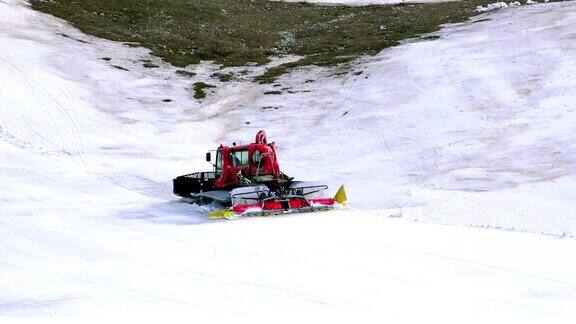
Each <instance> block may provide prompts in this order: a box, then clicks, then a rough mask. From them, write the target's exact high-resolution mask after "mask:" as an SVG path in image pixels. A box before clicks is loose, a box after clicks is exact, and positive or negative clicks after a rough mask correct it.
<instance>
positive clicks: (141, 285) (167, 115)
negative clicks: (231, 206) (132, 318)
mask: <svg viewBox="0 0 576 324" xmlns="http://www.w3.org/2000/svg"><path fill="white" fill-rule="evenodd" d="M486 19H488V20H486ZM575 21H576V7H574V6H573V5H571V4H559V5H546V6H544V5H542V6H540V5H538V6H532V7H530V8H520V9H514V10H506V11H501V12H499V13H497V14H490V15H487V16H482V17H479V18H477V19H476V22H474V23H466V24H461V25H456V26H451V27H448V28H446V29H444V30H443V31H442V32H440V33H439V34H438V35H439V36H440V39H437V40H433V41H426V42H414V43H409V44H405V45H403V46H400V47H398V48H395V49H391V50H387V51H384V52H383V53H382V54H381V55H379V56H376V57H371V58H366V59H364V60H362V61H361V62H359V63H358V65H357V66H356V70H357V71H358V72H359V71H362V73H361V74H357V73H356V74H354V73H349V74H346V75H333V74H334V73H335V72H337V71H333V70H329V69H326V70H324V69H319V68H309V69H304V70H300V71H297V72H295V73H293V74H291V75H288V76H286V77H284V78H283V80H281V81H282V85H283V87H284V86H290V87H291V88H292V91H294V92H295V93H293V94H290V93H287V92H285V93H284V94H282V95H264V92H265V91H267V90H270V89H269V87H270V88H273V87H272V86H265V85H256V84H252V83H247V82H234V83H228V84H225V85H222V86H221V87H219V89H218V90H217V91H216V93H215V94H214V95H213V96H211V97H209V98H207V99H206V100H205V101H203V102H201V103H199V102H196V101H195V100H193V99H192V98H191V93H190V89H189V87H190V84H191V82H195V81H200V80H207V79H208V78H209V75H210V74H211V73H212V72H213V70H214V69H215V67H214V66H212V65H210V64H208V63H207V64H203V65H200V66H195V67H190V69H191V70H194V71H195V72H197V73H198V76H196V77H194V78H193V79H188V78H185V77H181V76H178V75H176V74H175V73H174V72H175V69H174V68H171V67H170V66H166V65H165V64H163V63H162V62H157V61H155V62H156V63H157V64H159V65H161V67H160V68H158V69H145V68H143V67H142V62H141V61H139V60H142V59H144V60H148V59H151V60H155V59H154V58H152V57H149V55H148V54H147V53H146V51H145V50H144V49H135V48H130V47H128V46H122V45H120V44H117V43H113V42H108V41H104V40H99V39H94V38H92V37H88V36H85V35H82V34H81V33H79V32H78V31H76V30H74V29H72V28H70V27H69V26H68V25H66V24H65V23H63V22H62V21H60V20H57V19H54V18H51V17H49V16H46V15H44V14H40V13H37V12H34V11H32V10H30V9H29V8H27V7H26V6H25V2H22V1H15V0H14V1H12V0H0V156H1V158H0V183H1V187H0V207H1V208H0V245H1V246H2V247H1V248H0V316H1V317H3V318H2V319H1V322H2V323H4V322H6V321H7V320H11V319H12V318H13V316H33V317H43V316H48V315H56V316H81V317H86V316H92V317H94V316H95V317H110V318H117V317H118V316H126V315H136V316H138V317H142V318H146V319H148V320H149V319H151V318H154V316H157V317H158V318H162V320H166V318H165V317H164V316H165V315H166V314H168V315H169V316H175V317H180V319H182V318H186V319H187V320H198V321H199V320H201V319H203V320H204V321H206V322H218V321H219V320H221V321H224V320H227V321H231V320H233V321H235V322H247V321H248V320H250V321H251V322H254V321H257V322H258V321H261V322H263V321H267V322H269V321H270V320H273V321H275V322H276V321H280V322H282V321H287V320H289V319H294V320H301V321H302V320H303V319H306V320H311V319H317V320H322V321H328V320H346V319H348V320H349V321H352V320H355V321H364V322H382V321H383V320H388V321H395V322H414V321H417V320H419V321H422V320H430V319H435V320H439V319H442V320H443V321H445V322H456V321H459V322H462V321H467V322H470V321H472V322H474V321H478V322H481V321H495V320H499V321H505V320H507V321H509V322H514V321H520V320H523V321H525V322H530V321H540V322H543V321H548V322H552V321H554V322H566V323H568V322H569V321H570V319H571V318H573V317H574V315H576V313H575V311H574V309H573V307H572V306H573V304H574V302H575V301H576V275H575V274H576V271H575V270H576V262H575V260H576V249H575V247H576V242H575V241H574V240H573V238H571V237H568V238H565V239H559V238H557V237H555V236H543V235H537V234H533V233H518V232H509V231H495V230H491V229H478V228H470V227H457V226H442V225H437V224H423V223H416V222H411V221H409V220H410V219H419V220H423V221H428V222H440V223H446V224H465V225H468V224H472V225H477V226H491V227H496V226H502V227H505V228H516V229H522V230H526V231H532V232H545V233H549V234H559V235H561V234H562V233H564V232H566V233H567V234H573V233H574V231H575V230H574V224H575V223H574V220H573V218H574V217H573V216H574V210H575V209H574V205H573V204H574V199H573V198H574V194H573V192H574V191H573V190H571V189H574V188H573V187H574V184H573V183H574V181H573V180H574V178H573V175H572V173H573V172H572V170H574V154H573V153H572V152H573V148H574V146H573V145H574V144H573V137H574V135H573V134H574V130H573V126H572V125H574V123H573V122H572V121H573V119H574V114H573V109H572V102H573V101H574V87H575V85H576V82H574V79H573V75H574V72H575V71H574V69H575V67H574V60H573V57H574V52H575V48H574V45H573V42H572V39H573V38H574V31H573V28H572V25H573V24H574V22H575ZM102 58H111V60H110V62H108V61H106V60H103V59H102ZM286 59H289V58H286ZM113 66H116V68H115V67H113ZM118 67H121V68H123V69H120V68H118ZM124 69H128V70H129V71H126V70H124ZM329 75H332V76H329ZM305 80H313V81H311V82H307V83H306V82H304V81H305ZM166 99H169V100H171V101H167V100H166ZM265 107H268V108H266V109H264V108H265ZM269 107H275V108H277V109H275V108H269ZM247 122H249V124H247ZM261 128H263V129H266V130H267V131H268V134H269V138H270V139H272V140H275V141H276V142H277V143H278V146H279V152H280V154H281V162H282V166H283V168H284V169H285V170H286V172H287V173H289V174H292V175H295V176H297V177H299V178H302V179H311V178H316V179H318V180H323V181H330V182H331V183H332V184H334V185H336V184H339V183H344V184H346V185H347V187H348V190H349V194H350V196H351V201H352V209H351V210H348V211H336V212H327V213H321V214H309V215H295V216H289V217H274V218H254V219H245V220H239V221H232V222H207V221H206V219H205V217H204V215H203V214H202V213H201V209H200V208H198V207H195V206H188V205H185V204H182V203H179V202H178V200H177V199H175V197H173V196H172V195H171V193H170V191H171V188H170V181H171V178H172V177H174V176H176V175H179V174H183V173H185V172H189V171H192V170H199V169H202V168H205V167H206V165H205V162H203V154H204V152H205V151H206V150H208V149H211V148H214V147H215V146H216V145H217V144H218V143H219V142H222V141H225V142H229V141H232V140H238V139H249V138H250V139H251V138H252V136H253V135H254V134H255V131H256V130H258V129H261ZM389 216H401V217H389Z"/></svg>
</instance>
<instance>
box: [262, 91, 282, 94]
mask: <svg viewBox="0 0 576 324" xmlns="http://www.w3.org/2000/svg"><path fill="white" fill-rule="evenodd" d="M264 94H265V95H279V94H282V91H278V90H271V91H266V92H264Z"/></svg>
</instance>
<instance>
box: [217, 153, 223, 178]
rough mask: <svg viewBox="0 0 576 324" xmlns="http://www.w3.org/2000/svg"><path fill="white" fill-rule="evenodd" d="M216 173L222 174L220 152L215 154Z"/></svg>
mask: <svg viewBox="0 0 576 324" xmlns="http://www.w3.org/2000/svg"><path fill="white" fill-rule="evenodd" d="M216 173H222V151H220V150H218V151H217V152H216Z"/></svg>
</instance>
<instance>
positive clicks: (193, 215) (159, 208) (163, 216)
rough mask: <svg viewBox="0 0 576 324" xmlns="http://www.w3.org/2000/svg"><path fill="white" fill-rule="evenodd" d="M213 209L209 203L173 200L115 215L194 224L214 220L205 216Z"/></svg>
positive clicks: (159, 221)
mask: <svg viewBox="0 0 576 324" xmlns="http://www.w3.org/2000/svg"><path fill="white" fill-rule="evenodd" d="M214 209H215V207H214V206H210V205H208V206H200V205H197V204H189V203H185V202H183V201H181V200H174V201H168V202H163V203H159V204H153V205H149V206H148V207H147V208H145V209H136V210H128V211H122V212H118V214H117V216H118V217H120V218H122V219H142V220H146V221H149V222H152V223H159V224H172V225H195V224H204V223H211V222H214V220H209V219H208V216H207V214H208V212H210V211H212V210H214Z"/></svg>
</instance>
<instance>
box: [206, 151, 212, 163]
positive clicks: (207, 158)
mask: <svg viewBox="0 0 576 324" xmlns="http://www.w3.org/2000/svg"><path fill="white" fill-rule="evenodd" d="M206 161H207V162H210V161H212V155H211V154H210V152H206Z"/></svg>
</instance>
